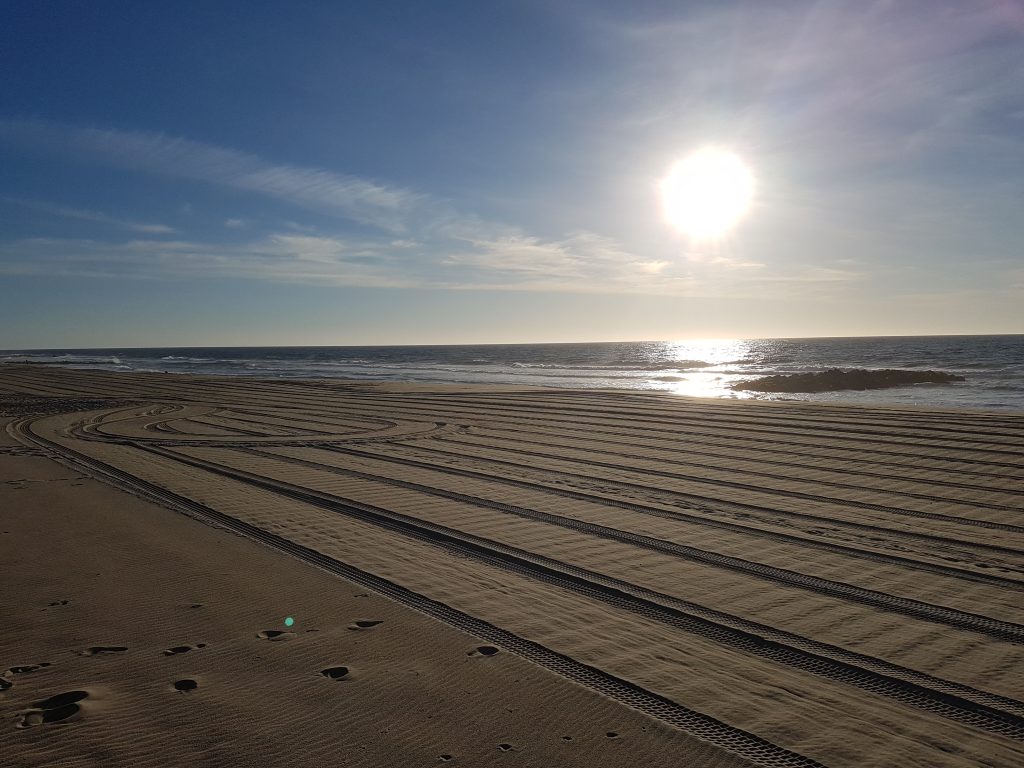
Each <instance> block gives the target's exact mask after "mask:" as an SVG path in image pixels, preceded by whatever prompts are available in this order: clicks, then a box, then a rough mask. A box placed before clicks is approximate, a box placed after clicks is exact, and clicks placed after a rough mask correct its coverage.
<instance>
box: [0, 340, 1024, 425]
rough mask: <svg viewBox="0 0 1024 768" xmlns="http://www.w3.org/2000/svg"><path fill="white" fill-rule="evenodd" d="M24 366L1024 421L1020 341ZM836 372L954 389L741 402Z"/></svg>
mask: <svg viewBox="0 0 1024 768" xmlns="http://www.w3.org/2000/svg"><path fill="white" fill-rule="evenodd" d="M3 362H9V363H10V362H20V363H25V362H27V363H37V364H48V365H59V366H67V367H72V368H85V369H89V368H91V369H98V370H110V371H166V372H169V373H190V374H217V375H227V376H260V377H270V378H338V379H349V380H354V381H374V380H382V381H419V382H452V383H480V384H529V385H539V386H553V387H573V388H594V387H601V388H607V387H613V388H618V389H630V390H660V391H664V392H672V393H677V394H680V395H692V396H699V397H716V398H737V399H745V398H751V399H762V400H783V399H785V400H813V401H824V402H847V403H865V404H898V405H899V404H902V405H919V406H931V407H939V408H985V409H1018V410H1024V335H1014V336H905V337H875V338H827V339H822V338H819V339H739V340H727V341H723V340H709V341H638V342H600V343H578V344H487V345H446V346H381V347H179V348H162V349H123V348H119V349H50V350H20V351H18V350H12V351H0V363H3ZM832 368H841V369H844V370H848V369H866V370H876V369H891V368H895V369H903V370H911V371H914V370H938V371H944V372H947V373H953V374H957V375H960V376H963V377H964V378H965V379H966V381H964V382H957V383H953V384H942V385H936V384H915V385H910V386H901V387H895V388H891V389H881V390H868V391H839V392H823V393H817V394H811V393H796V394H793V393H790V394H768V393H756V392H742V391H734V390H733V389H731V387H732V385H733V384H736V383H738V382H742V381H745V380H749V379H752V378H755V377H759V376H770V375H789V374H799V373H813V372H819V371H824V370H827V369H832Z"/></svg>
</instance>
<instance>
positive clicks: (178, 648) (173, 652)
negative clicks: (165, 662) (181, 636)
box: [164, 643, 206, 656]
mask: <svg viewBox="0 0 1024 768" xmlns="http://www.w3.org/2000/svg"><path fill="white" fill-rule="evenodd" d="M205 647H206V643H196V644H195V645H194V646H193V645H175V646H173V647H171V648H168V649H167V650H166V651H164V656H177V655H178V654H179V653H188V652H189V651H193V650H195V649H196V648H205Z"/></svg>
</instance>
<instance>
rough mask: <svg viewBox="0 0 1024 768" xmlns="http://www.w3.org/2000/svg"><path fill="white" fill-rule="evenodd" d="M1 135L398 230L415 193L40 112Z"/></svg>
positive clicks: (4, 125)
mask: <svg viewBox="0 0 1024 768" xmlns="http://www.w3.org/2000/svg"><path fill="white" fill-rule="evenodd" d="M0 140H2V141H6V142H9V143H13V144H17V145H19V146H23V147H29V148H32V149H36V150H40V151H43V152H48V153H57V154H70V155H72V156H73V157H77V158H79V159H84V160H93V161H98V162H101V163H103V164H106V165H109V166H113V167H116V168H123V169H126V170H131V171H144V172H147V173H156V174H161V175H164V176H174V177H178V178H185V179H192V180H195V181H203V182H207V183H211V184H219V185H224V186H228V187H233V188H235V189H241V190H246V191H249V192H256V193H259V194H263V195H267V196H270V197H273V198H276V199H278V200H284V201H286V202H289V203H292V204H296V205H300V206H304V207H307V208H312V209H314V210H317V211H321V212H327V213H334V214H338V215H341V216H344V217H345V218H349V219H352V220H355V221H358V222H360V223H363V224H369V225H372V226H375V227H379V228H381V229H385V230H389V231H394V232H401V231H403V230H404V221H405V218H406V217H407V215H408V214H409V212H410V211H411V210H412V209H413V208H415V207H416V206H417V205H418V204H420V202H421V201H422V198H421V197H420V196H419V195H416V194H414V193H412V192H409V191H407V190H404V189H399V188H396V187H387V186H384V185H381V184H376V183H374V182H371V181H367V180H365V179H361V178H358V177H356V176H348V175H344V174H338V173H332V172H329V171H324V170H320V169H317V168H305V167H301V166H295V165H284V164H274V163H270V162H268V161H266V160H264V159H262V158H260V157H258V156H256V155H252V154H248V153H245V152H240V151H238V150H235V149H228V148H225V147H218V146H214V145H212V144H205V143H202V142H198V141H192V140H189V139H184V138H176V137H171V136H167V135H165V134H162V133H140V132H132V131H118V130H111V129H100V128H79V127H75V126H67V125H61V124H58V123H52V122H49V121H44V120H0Z"/></svg>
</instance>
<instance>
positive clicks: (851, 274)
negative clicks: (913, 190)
mask: <svg viewBox="0 0 1024 768" xmlns="http://www.w3.org/2000/svg"><path fill="white" fill-rule="evenodd" d="M408 246H409V247H405V248H396V247H395V246H394V245H393V244H392V243H391V242H390V241H388V240H386V239H380V240H360V239H354V238H345V237H333V236H330V237H329V236H319V235H307V234H298V233H295V232H283V233H277V234H273V235H269V236H266V237H262V238H258V239H252V240H247V241H245V242H240V243H232V244H225V243H204V242H198V241H190V240H149V239H137V240H129V241H125V242H120V243H112V242H105V241H99V240H87V239H78V240H70V239H55V238H29V239H23V240H19V241H15V242H11V243H6V244H0V274H36V275H49V276H75V277H110V276H111V275H116V276H118V277H121V278H136V279H161V280H163V279H195V278H204V277H218V278H224V277H228V278H235V279H248V280H261V281H268V282H278V283H303V284H311V285H318V286H325V285H330V286H338V287H346V286H347V287H374V288H436V289H445V290H491V291H539V292H562V293H609V294H646V295H670V296H732V297H736V296H748V295H751V296H753V295H757V296H761V297H764V296H765V295H769V294H771V295H778V296H792V295H797V294H799V293H801V292H806V291H807V290H809V289H810V288H811V287H813V286H816V287H817V289H820V290H827V289H828V285H830V284H831V285H838V284H841V283H843V282H849V281H856V280H861V279H862V278H863V274H861V273H858V272H856V271H854V270H851V269H846V270H840V269H831V268H825V267H803V268H801V267H795V268H791V269H789V270H788V271H786V272H783V271H779V270H776V271H773V272H772V273H771V274H768V275H765V274H763V271H762V270H759V269H744V268H741V267H736V268H735V269H728V268H722V267H721V265H715V264H713V263H709V262H706V263H699V264H693V263H690V262H687V261H686V260H682V259H680V260H677V261H665V260H645V259H642V258H640V257H638V256H637V255H636V254H633V253H630V252H628V251H625V250H623V249H621V248H620V247H619V246H618V245H617V244H615V243H614V242H613V241H611V240H609V239H608V238H604V237H602V236H600V235H596V234H594V233H591V232H577V233H574V234H572V235H570V236H568V237H565V238H563V239H561V240H557V241H545V240H542V239H539V238H534V237H528V236H525V235H519V236H516V237H508V238H502V239H496V240H491V241H475V242H473V243H463V244H462V247H461V250H459V251H458V252H452V253H446V252H445V251H444V250H443V249H442V250H438V246H437V245H436V244H435V245H432V246H429V247H428V246H425V245H422V244H415V243H409V244H408Z"/></svg>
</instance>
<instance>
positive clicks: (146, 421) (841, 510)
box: [0, 365, 1024, 768]
mask: <svg viewBox="0 0 1024 768" xmlns="http://www.w3.org/2000/svg"><path fill="white" fill-rule="evenodd" d="M0 424H2V425H3V426H4V427H5V432H3V433H0V562H2V563H3V565H4V568H3V581H2V585H0V615H2V616H3V617H4V629H3V632H2V633H0V673H2V677H0V681H2V682H0V713H2V718H0V721H2V726H0V727H2V729H3V736H2V738H0V764H3V765H12V766H14V765H17V766H92V765H134V766H148V765H153V766H162V765H186V764H188V765H216V766H230V765H248V764H255V763H257V762H259V763H260V764H269V765H296V766H305V765H346V766H394V765H402V766H428V765H435V764H451V765H465V766H491V765H494V766H505V765H508V766H512V765H515V766H634V765H637V766H639V765H643V766H647V765H651V766H679V765H693V766H742V765H752V766H780V767H781V766H815V765H824V766H832V767H835V768H838V767H847V766H878V767H882V766H922V767H925V766H929V767H931V766H963V767H964V768H966V767H967V766H980V765H985V766H1007V767H1009V766H1019V765H1022V764H1024V601H1022V599H1021V595H1022V590H1021V587H1022V584H1024V536H1022V534H1024V515H1022V509H1024V414H1021V413H1013V412H1007V413H986V412H981V411H967V410H964V411H927V410H917V409H911V408H898V407H891V408H883V407H876V408H868V407H853V406H841V405H824V404H808V403H800V402H781V403H769V402H745V401H725V400H718V401H713V400H702V399H689V398H681V397H676V396H672V395H668V394H662V393H643V392H631V393H626V392H618V391H609V390H589V391H580V390H555V389H539V388H522V387H520V388H514V387H496V386H492V387H484V386H455V385H450V386H445V385H437V386H431V385H419V384H387V385H385V384H369V383H358V384H355V383H347V382H344V381H338V380H333V381H298V380H295V381H286V380H273V381H271V380H255V379H245V378H214V377H207V378H204V377H199V376H173V375H166V374H156V373H153V374H144V373H132V374H122V373H113V372H103V371H88V372H83V371H75V370H69V369H62V368H55V367H49V366H42V365H36V366H2V367H0Z"/></svg>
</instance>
